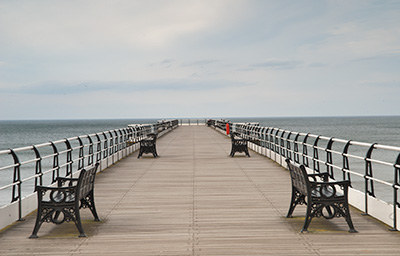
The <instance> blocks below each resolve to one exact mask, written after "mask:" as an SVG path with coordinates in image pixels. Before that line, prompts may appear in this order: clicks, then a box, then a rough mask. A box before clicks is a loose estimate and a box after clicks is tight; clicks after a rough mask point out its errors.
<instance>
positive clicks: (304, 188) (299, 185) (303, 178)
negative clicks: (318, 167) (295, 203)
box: [286, 159, 310, 196]
mask: <svg viewBox="0 0 400 256" xmlns="http://www.w3.org/2000/svg"><path fill="white" fill-rule="evenodd" d="M286 163H287V165H288V168H289V171H290V178H291V180H292V186H293V187H295V188H296V189H297V190H298V191H299V192H300V193H302V194H303V195H305V196H307V194H308V188H309V187H310V184H309V183H310V182H309V180H308V175H307V171H306V168H305V167H304V165H296V164H292V162H291V161H290V160H289V159H286Z"/></svg>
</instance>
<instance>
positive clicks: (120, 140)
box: [0, 120, 179, 229]
mask: <svg viewBox="0 0 400 256" xmlns="http://www.w3.org/2000/svg"><path fill="white" fill-rule="evenodd" d="M178 125H179V121H178V120H169V121H166V120H163V121H159V122H157V123H155V124H133V125H128V127H126V128H121V129H115V130H110V131H105V132H100V133H95V134H88V135H81V136H77V137H72V138H67V139H61V140H57V141H50V142H46V143H43V144H38V145H32V146H27V147H21V148H14V149H7V150H2V151H0V216H1V220H0V229H1V228H3V227H5V226H7V225H9V224H11V223H13V222H14V221H16V220H23V216H25V215H26V214H28V213H30V212H32V211H33V210H34V209H36V207H37V205H36V193H35V187H36V185H49V184H53V183H54V182H55V180H56V178H57V177H58V176H62V177H68V176H70V177H72V176H73V175H74V173H76V172H79V171H80V170H81V169H83V168H85V167H86V166H89V165H92V164H93V163H95V162H97V163H99V164H100V166H99V168H98V170H99V171H102V170H104V169H105V168H107V167H108V166H110V165H112V164H114V163H115V162H117V161H119V160H120V159H122V158H124V157H125V156H127V155H129V154H131V153H132V152H134V151H135V150H137V149H138V148H139V145H138V142H139V141H140V140H142V139H143V138H146V136H147V134H149V133H157V134H158V136H162V135H163V134H165V133H166V132H168V131H170V130H172V129H174V128H176V127H177V126H178Z"/></svg>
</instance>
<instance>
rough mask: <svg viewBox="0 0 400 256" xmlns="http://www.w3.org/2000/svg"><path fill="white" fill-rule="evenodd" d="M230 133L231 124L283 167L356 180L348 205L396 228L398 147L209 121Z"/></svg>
mask: <svg viewBox="0 0 400 256" xmlns="http://www.w3.org/2000/svg"><path fill="white" fill-rule="evenodd" d="M209 123H210V125H211V126H214V127H216V128H218V129H219V130H221V131H222V132H224V133H225V132H226V129H227V125H228V126H229V128H230V130H231V131H234V132H237V133H239V134H240V136H242V137H243V138H245V139H247V140H248V141H249V143H250V147H251V148H252V149H253V150H255V151H257V152H258V153H260V154H263V155H265V156H267V157H269V158H271V159H272V160H274V161H276V162H277V163H279V164H280V165H282V166H284V167H286V163H285V159H286V158H289V159H291V160H293V161H294V162H296V163H299V164H303V165H305V166H306V167H307V168H308V169H309V170H311V171H313V172H321V171H327V172H328V173H329V175H330V177H331V178H332V179H335V178H339V177H340V179H349V180H351V181H352V189H351V193H350V195H351V197H350V198H349V200H350V203H351V204H352V205H353V206H355V207H357V208H359V209H360V210H361V211H363V212H364V214H368V215H371V216H373V217H376V218H378V219H380V220H381V221H383V222H385V223H387V224H388V225H391V226H392V230H398V229H399V228H400V227H399V223H398V221H397V220H398V218H399V217H400V208H399V207H400V201H399V195H398V193H399V188H400V147H394V146H387V145H380V144H376V143H372V144H371V143H365V142H358V141H352V140H343V139H337V138H333V137H327V136H321V135H315V134H309V133H301V132H293V131H288V130H284V129H279V128H274V127H262V126H260V125H259V124H257V123H252V124H250V123H247V124H246V123H231V122H229V121H227V120H211V121H210V122H209Z"/></svg>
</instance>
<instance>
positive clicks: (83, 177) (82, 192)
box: [77, 163, 99, 200]
mask: <svg viewBox="0 0 400 256" xmlns="http://www.w3.org/2000/svg"><path fill="white" fill-rule="evenodd" d="M98 166H99V164H98V163H96V164H95V165H93V166H90V167H88V168H86V169H83V170H82V171H81V173H80V174H79V180H78V185H77V192H78V199H79V200H80V199H82V198H85V197H86V196H87V195H88V194H89V192H90V191H92V190H93V188H94V180H95V178H96V172H97V167H98Z"/></svg>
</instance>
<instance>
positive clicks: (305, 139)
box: [303, 133, 309, 167]
mask: <svg viewBox="0 0 400 256" xmlns="http://www.w3.org/2000/svg"><path fill="white" fill-rule="evenodd" d="M308 135H309V133H307V134H306V136H305V137H304V140H303V164H304V166H306V167H309V164H308V151H307V145H306V143H307V139H308Z"/></svg>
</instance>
